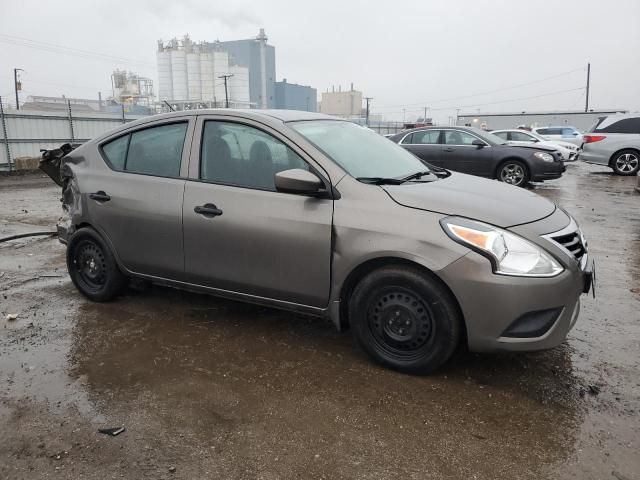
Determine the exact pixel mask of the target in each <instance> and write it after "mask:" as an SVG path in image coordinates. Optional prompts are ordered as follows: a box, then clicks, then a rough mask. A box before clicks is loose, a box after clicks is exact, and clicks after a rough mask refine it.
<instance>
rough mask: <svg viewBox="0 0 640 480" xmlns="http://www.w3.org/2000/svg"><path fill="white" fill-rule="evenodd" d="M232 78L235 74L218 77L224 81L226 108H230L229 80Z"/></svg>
mask: <svg viewBox="0 0 640 480" xmlns="http://www.w3.org/2000/svg"><path fill="white" fill-rule="evenodd" d="M231 77H233V73H229V74H227V75H220V76H219V77H218V78H222V79H223V80H224V108H229V92H228V90H227V80H228V79H229V78H231Z"/></svg>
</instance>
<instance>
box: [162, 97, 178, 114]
mask: <svg viewBox="0 0 640 480" xmlns="http://www.w3.org/2000/svg"><path fill="white" fill-rule="evenodd" d="M163 102H164V103H166V104H167V107H169V110H171V111H172V112H175V110H174V109H173V107H172V106H171V104H170V103H169V102H167V101H166V100H163Z"/></svg>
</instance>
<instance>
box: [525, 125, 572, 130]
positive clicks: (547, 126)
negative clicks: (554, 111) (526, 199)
mask: <svg viewBox="0 0 640 480" xmlns="http://www.w3.org/2000/svg"><path fill="white" fill-rule="evenodd" d="M541 128H573V129H574V130H577V128H576V127H574V126H573V125H545V126H541V127H534V128H533V129H534V130H540V129H541Z"/></svg>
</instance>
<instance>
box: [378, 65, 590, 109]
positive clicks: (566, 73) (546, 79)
mask: <svg viewBox="0 0 640 480" xmlns="http://www.w3.org/2000/svg"><path fill="white" fill-rule="evenodd" d="M584 68H585V67H580V68H574V69H573V70H569V71H566V72H563V73H558V74H556V75H552V76H550V77H545V78H541V79H539V80H533V81H531V82H527V83H520V84H518V85H512V86H510V87H501V88H498V89H495V90H488V91H486V92H479V93H473V94H470V95H463V96H460V97H451V98H444V99H440V100H426V101H422V102H415V103H403V104H398V105H385V106H380V107H377V108H378V109H384V108H395V107H409V106H414V105H424V104H425V103H427V104H433V103H441V102H449V101H453V100H462V99H465V98H472V97H480V96H482V95H489V94H492V93H499V92H504V91H506V90H513V89H515V88H521V87H526V86H529V85H535V84H536V83H542V82H546V81H548V80H553V79H555V78H559V77H563V76H565V75H569V74H570V73H574V72H577V71H580V70H584Z"/></svg>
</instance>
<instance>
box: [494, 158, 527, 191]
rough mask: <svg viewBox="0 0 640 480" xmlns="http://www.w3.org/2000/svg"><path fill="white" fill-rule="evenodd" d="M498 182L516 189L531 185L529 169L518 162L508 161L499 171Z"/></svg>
mask: <svg viewBox="0 0 640 480" xmlns="http://www.w3.org/2000/svg"><path fill="white" fill-rule="evenodd" d="M498 180H500V181H501V182H504V183H508V184H510V185H514V186H516V187H523V186H525V185H526V184H527V183H529V169H528V168H527V166H526V165H525V164H524V163H522V162H520V161H518V160H507V161H506V162H504V163H503V164H502V165H501V166H500V168H499V169H498Z"/></svg>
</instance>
